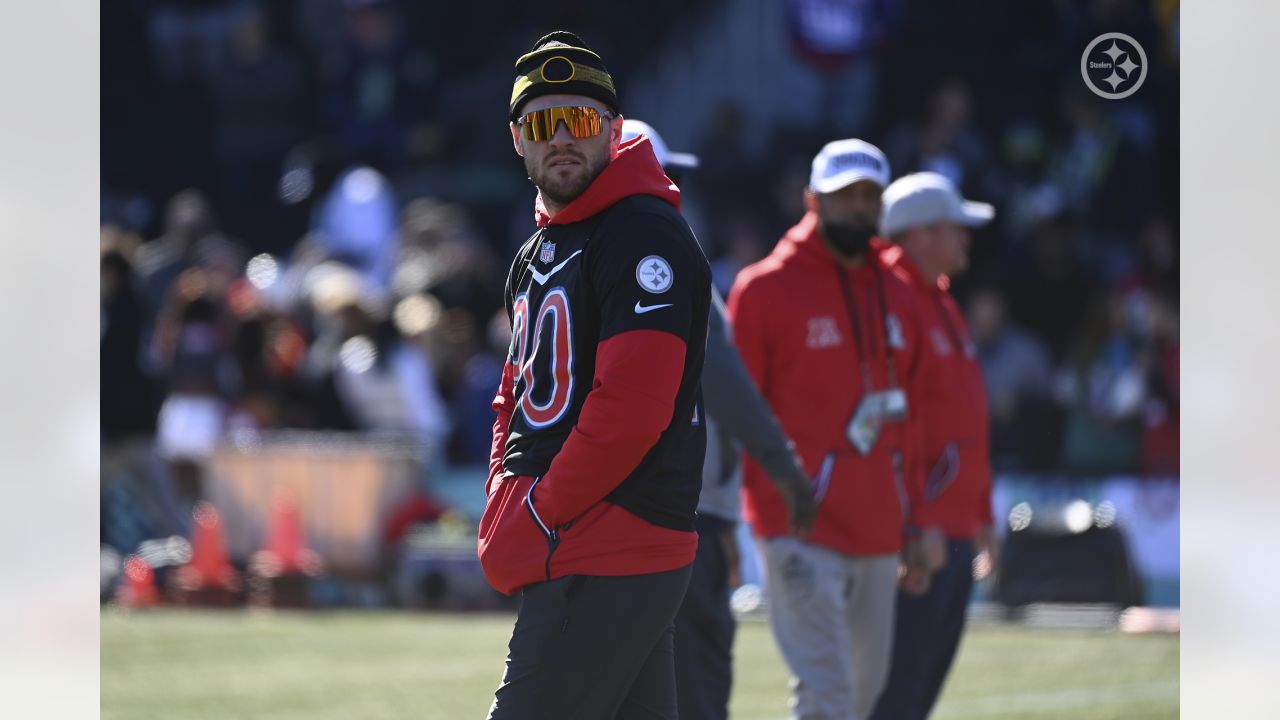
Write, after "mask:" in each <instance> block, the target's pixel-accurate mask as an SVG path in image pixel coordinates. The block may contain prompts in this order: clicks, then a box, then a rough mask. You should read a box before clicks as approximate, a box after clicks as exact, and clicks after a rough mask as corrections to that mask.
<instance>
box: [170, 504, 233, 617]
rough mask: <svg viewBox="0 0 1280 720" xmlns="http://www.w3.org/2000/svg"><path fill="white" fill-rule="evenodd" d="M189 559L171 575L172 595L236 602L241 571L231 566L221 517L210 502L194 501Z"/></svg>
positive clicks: (196, 601)
mask: <svg viewBox="0 0 1280 720" xmlns="http://www.w3.org/2000/svg"><path fill="white" fill-rule="evenodd" d="M194 517H195V529H194V530H193V532H192V537H191V560H189V561H188V562H187V563H186V564H184V565H183V566H182V567H180V568H178V569H177V571H176V572H174V573H173V575H172V583H171V590H172V593H173V595H174V599H175V600H176V601H177V602H179V603H182V604H187V605H215V606H218V607H228V606H231V605H235V604H236V601H237V595H238V593H239V592H240V588H241V584H240V574H239V573H238V572H236V569H235V568H234V567H232V566H231V558H230V556H229V555H228V554H227V541H226V537H225V536H224V535H223V532H222V518H221V517H219V515H218V511H217V510H216V509H215V508H214V507H213V505H212V504H211V503H209V502H201V503H199V504H198V505H196V509H195V513H194Z"/></svg>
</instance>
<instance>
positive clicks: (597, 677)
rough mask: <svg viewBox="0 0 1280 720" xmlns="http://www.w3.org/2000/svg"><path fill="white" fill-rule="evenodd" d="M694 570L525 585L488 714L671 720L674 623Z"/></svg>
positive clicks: (496, 718)
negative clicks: (503, 668) (501, 674)
mask: <svg viewBox="0 0 1280 720" xmlns="http://www.w3.org/2000/svg"><path fill="white" fill-rule="evenodd" d="M692 568H693V566H692V565H686V566H685V567H683V568H679V569H677V570H670V571H667V572H662V573H653V574H650V575H626V576H621V577H598V576H590V575H570V576H568V577H563V578H559V579H556V580H552V581H551V582H545V583H535V584H533V585H530V586H528V587H526V588H525V589H524V591H523V593H522V596H521V601H520V613H519V615H517V617H516V626H515V630H514V632H512V634H511V643H510V645H509V646H508V653H507V669H506V672H505V673H504V674H503V677H502V684H501V685H500V686H499V687H498V690H497V692H496V693H494V699H493V706H492V707H491V708H490V709H489V720H541V719H543V718H546V719H547V720H551V719H553V718H554V719H555V720H562V719H563V720H571V719H575V718H577V719H581V720H609V719H610V718H615V719H616V720H633V719H634V720H639V719H641V718H644V719H646V720H648V719H653V720H674V718H676V678H675V643H674V637H675V627H674V624H673V623H674V621H675V616H676V610H677V609H678V608H679V607H680V600H681V599H682V598H683V597H684V592H685V588H686V587H688V585H689V575H690V573H691V572H692Z"/></svg>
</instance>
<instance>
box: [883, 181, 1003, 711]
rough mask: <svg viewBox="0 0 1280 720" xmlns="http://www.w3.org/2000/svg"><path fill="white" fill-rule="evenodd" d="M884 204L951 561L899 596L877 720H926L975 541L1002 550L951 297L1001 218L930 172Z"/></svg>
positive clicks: (897, 184)
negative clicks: (917, 350)
mask: <svg viewBox="0 0 1280 720" xmlns="http://www.w3.org/2000/svg"><path fill="white" fill-rule="evenodd" d="M883 201H884V202H883V206H884V209H883V213H882V215H881V221H880V229H881V233H882V236H884V237H888V238H889V239H891V240H892V241H893V242H894V243H895V245H893V246H889V247H885V248H883V249H882V250H881V252H880V260H881V262H882V263H883V264H884V266H885V267H886V269H889V270H890V271H891V272H894V273H896V274H898V275H900V276H902V277H904V278H905V279H906V280H907V282H909V283H910V285H911V287H912V289H913V291H914V292H915V295H916V297H917V299H918V300H919V303H918V304H919V306H920V311H921V312H920V319H921V322H922V326H921V327H922V330H923V331H924V337H923V339H922V344H923V346H924V347H923V357H922V359H921V363H922V366H923V367H924V368H925V372H924V373H923V374H922V382H921V384H920V391H921V392H920V396H919V398H918V402H919V407H920V410H921V415H922V418H923V421H922V424H921V428H922V432H921V443H920V445H919V449H920V451H921V452H922V453H923V454H922V456H921V458H920V460H921V463H922V465H923V467H924V468H925V472H926V475H925V501H926V503H927V505H928V511H929V514H930V517H932V518H933V519H935V520H936V521H937V522H938V523H939V526H940V527H941V528H942V531H943V533H945V535H946V537H947V560H946V565H945V566H943V567H942V569H941V570H939V571H938V572H937V573H935V574H934V576H933V577H932V579H931V582H930V583H929V589H928V591H927V592H926V593H924V594H922V595H913V594H910V593H905V592H900V593H899V595H898V606H897V613H896V617H897V619H896V621H895V625H896V627H895V631H894V649H893V664H892V666H891V670H890V674H889V681H888V683H886V685H885V689H884V691H883V692H882V693H881V695H880V700H879V702H878V703H877V704H876V710H875V713H874V714H873V715H872V717H874V718H880V719H883V720H917V719H919V720H923V718H926V717H928V716H929V712H930V710H931V709H932V708H933V705H934V703H935V702H936V701H937V699H938V695H939V693H940V692H941V690H942V684H943V682H944V681H945V680H946V676H947V672H948V670H949V669H950V667H951V661H952V659H953V658H954V657H955V653H956V648H957V647H958V645H959V642H960V635H961V633H962V632H963V630H964V620H965V610H966V607H967V606H968V601H969V595H970V592H971V591H972V589H973V570H972V568H973V559H974V554H975V543H976V544H977V545H978V547H979V549H981V550H983V551H985V552H987V553H988V555H989V559H990V560H992V561H994V560H995V559H996V553H997V548H996V544H995V542H994V534H993V532H992V512H991V465H990V453H989V445H990V443H989V441H988V431H987V423H988V419H987V400H986V397H987V395H986V390H985V388H984V387H983V382H982V368H981V367H980V366H979V364H978V362H977V358H976V357H975V355H976V353H975V350H974V344H973V341H972V340H971V339H970V336H969V330H968V328H967V327H966V326H965V321H964V313H962V312H960V308H959V306H957V305H956V302H955V300H954V299H953V298H952V297H951V293H950V292H949V291H948V289H949V287H950V280H949V276H951V275H955V274H956V273H959V272H963V271H964V270H965V268H967V267H968V264H969V257H968V252H969V228H972V227H978V226H981V225H985V224H987V223H988V222H990V221H991V218H992V217H994V215H995V211H994V209H993V208H992V207H991V206H990V205H987V204H985V203H977V202H969V201H966V200H964V199H963V198H961V197H960V194H959V193H958V192H956V189H955V187H954V186H953V185H952V184H951V182H950V181H949V180H947V178H945V177H943V176H942V175H939V174H937V173H930V172H922V173H915V174H912V175H907V176H905V177H902V178H899V179H898V180H896V181H894V183H893V184H892V185H890V186H889V187H888V188H886V189H885V191H884V196H883Z"/></svg>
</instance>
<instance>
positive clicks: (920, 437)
mask: <svg viewBox="0 0 1280 720" xmlns="http://www.w3.org/2000/svg"><path fill="white" fill-rule="evenodd" d="M886 274H887V273H886ZM887 280H888V278H886V281H887ZM905 284H906V283H904V285H905ZM907 290H908V291H907V292H903V293H901V296H902V298H903V301H904V303H903V304H904V306H905V308H904V310H905V312H904V313H903V314H904V315H905V316H906V317H904V318H902V325H903V333H904V335H905V336H906V350H905V351H904V352H901V353H899V354H898V356H897V357H898V358H899V361H898V362H899V363H900V364H901V366H902V367H903V370H904V372H902V383H903V389H904V390H906V393H907V419H906V421H905V423H904V428H903V431H904V439H903V455H904V458H903V460H904V462H903V465H904V467H903V472H904V474H905V476H906V477H905V478H904V484H905V485H906V487H907V501H908V502H909V503H910V505H911V507H910V509H909V510H908V514H907V524H908V526H911V527H913V528H916V529H923V528H926V527H929V526H931V525H936V524H937V518H936V517H935V515H934V513H933V512H932V509H931V508H930V507H929V505H928V503H926V502H925V478H926V477H927V476H928V472H929V471H928V460H927V459H926V458H925V456H924V420H923V413H924V406H925V404H926V402H927V398H925V397H924V392H923V387H924V382H923V380H924V377H925V373H927V372H929V371H930V368H929V367H928V366H927V360H928V357H929V355H928V353H926V352H925V351H924V345H923V344H922V343H923V342H924V332H923V331H922V329H921V318H920V312H921V309H920V306H919V296H918V295H916V293H915V292H914V290H911V289H910V288H909V287H908V288H907Z"/></svg>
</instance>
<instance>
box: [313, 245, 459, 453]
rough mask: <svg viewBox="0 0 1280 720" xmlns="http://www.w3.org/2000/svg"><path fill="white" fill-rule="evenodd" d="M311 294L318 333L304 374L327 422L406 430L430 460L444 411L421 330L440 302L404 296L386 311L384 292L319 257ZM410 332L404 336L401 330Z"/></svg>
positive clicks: (444, 430)
mask: <svg viewBox="0 0 1280 720" xmlns="http://www.w3.org/2000/svg"><path fill="white" fill-rule="evenodd" d="M312 274H313V275H315V276H316V277H315V279H314V280H313V281H312V290H311V301H312V305H313V307H314V309H315V312H316V323H317V328H318V336H317V337H316V340H315V342H314V343H313V344H312V346H311V348H310V352H309V356H308V358H307V376H308V378H309V379H310V381H311V382H312V383H314V384H315V385H316V386H317V387H318V388H320V390H319V392H320V393H321V395H322V404H329V403H331V402H333V401H336V403H337V405H338V406H337V407H333V406H332V405H330V406H329V407H328V408H326V411H327V413H328V414H329V415H330V422H333V423H334V424H337V425H339V426H340V428H341V426H347V428H349V429H364V430H376V431H389V432H398V433H405V434H408V435H411V436H413V438H414V439H415V440H417V441H418V442H419V443H421V446H422V448H423V452H422V459H423V464H424V466H430V464H431V463H433V462H434V461H435V460H436V459H437V458H439V456H440V453H441V451H442V449H443V447H444V441H445V438H446V437H447V435H448V431H449V418H448V415H447V414H446V412H445V406H444V403H443V401H442V400H441V399H440V396H439V393H438V391H437V389H436V380H435V376H436V372H435V368H434V366H433V363H432V361H431V357H430V356H429V355H428V352H427V350H426V348H425V347H424V343H423V342H421V341H420V340H416V339H414V340H411V339H409V338H421V337H422V336H425V335H426V334H428V333H430V332H431V331H432V330H433V328H434V326H435V325H436V324H437V323H438V322H439V316H440V308H439V303H438V302H437V301H435V300H434V299H433V298H430V297H429V296H423V295H418V296H414V297H411V298H406V299H405V300H404V301H402V302H401V303H400V304H399V305H398V306H396V308H395V312H394V313H391V312H389V310H390V309H389V308H388V307H387V305H386V300H385V299H384V296H383V295H382V294H380V293H379V291H377V290H376V289H374V288H371V287H369V286H368V285H365V284H362V283H361V279H360V276H359V275H358V274H357V273H356V272H355V271H354V270H352V269H351V268H348V267H345V266H342V265H340V264H337V263H332V262H330V263H325V264H323V265H321V266H319V267H317V268H316V269H315V270H313V271H312ZM406 336H409V337H406Z"/></svg>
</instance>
